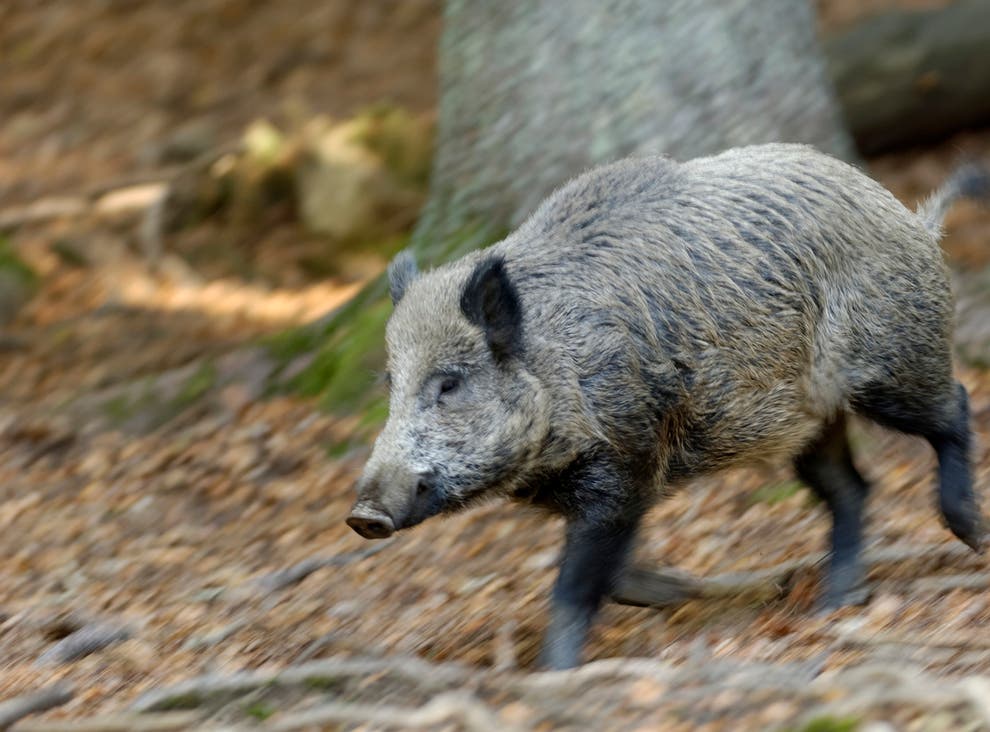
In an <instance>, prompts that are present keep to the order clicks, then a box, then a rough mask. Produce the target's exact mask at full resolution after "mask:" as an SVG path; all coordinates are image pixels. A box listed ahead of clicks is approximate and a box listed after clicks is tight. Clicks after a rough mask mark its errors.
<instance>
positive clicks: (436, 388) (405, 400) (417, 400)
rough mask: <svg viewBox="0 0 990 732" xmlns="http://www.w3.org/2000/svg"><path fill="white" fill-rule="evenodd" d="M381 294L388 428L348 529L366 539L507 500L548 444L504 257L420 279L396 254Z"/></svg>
mask: <svg viewBox="0 0 990 732" xmlns="http://www.w3.org/2000/svg"><path fill="white" fill-rule="evenodd" d="M389 285H390V290H391V294H392V301H393V303H394V304H395V311H394V312H393V314H392V317H391V319H390V320H389V323H388V327H387V329H386V345H387V348H388V381H389V388H390V396H389V417H388V421H387V422H386V424H385V427H384V429H383V430H382V432H381V434H380V435H379V437H378V439H377V441H376V442H375V446H374V449H373V451H372V454H371V457H370V458H369V460H368V463H367V465H366V466H365V469H364V473H363V475H362V477H361V479H360V480H359V482H358V485H357V492H358V498H357V501H356V503H355V504H354V507H353V508H352V510H351V515H350V516H349V517H348V519H347V523H348V525H349V526H351V527H352V528H353V529H354V530H355V531H357V532H358V533H359V534H361V535H362V536H364V537H366V538H369V539H373V538H384V537H386V536H389V535H391V534H392V533H393V532H395V531H397V530H399V529H404V528H408V527H410V526H414V525H416V524H418V523H420V522H422V521H423V520H425V519H427V518H429V517H430V516H434V515H436V514H440V513H448V512H452V511H455V510H457V509H460V508H462V507H464V506H467V505H469V504H471V503H472V502H475V501H477V500H480V499H482V498H485V497H491V496H497V495H501V494H504V493H506V492H508V491H509V490H511V489H512V487H513V486H514V485H515V484H516V483H517V482H518V481H519V480H520V478H521V476H523V475H525V473H526V471H527V468H528V466H531V465H533V464H534V462H535V460H536V458H537V456H538V455H539V453H540V450H541V448H542V446H543V444H544V442H545V440H546V438H547V435H548V433H549V415H548V411H549V410H548V403H547V396H546V392H545V390H544V389H543V387H542V386H541V383H540V381H539V380H538V379H537V378H536V377H535V376H534V375H533V374H532V373H530V372H529V371H528V370H527V368H526V365H525V348H524V338H523V320H524V318H523V311H522V304H521V302H520V299H519V295H518V292H517V291H516V288H515V286H514V285H513V282H512V280H511V279H510V277H509V273H508V271H507V267H506V264H505V261H504V260H503V259H502V258H501V257H498V256H496V255H492V254H482V255H480V257H479V256H473V257H471V258H470V259H469V260H462V261H461V262H458V263H455V264H453V265H448V266H446V267H441V268H439V269H437V270H434V271H432V272H429V273H425V274H422V275H421V274H419V273H418V272H417V271H416V265H415V262H414V261H413V259H412V257H411V256H410V255H408V254H405V253H403V254H400V255H399V256H398V257H396V259H395V261H393V262H392V264H391V266H390V267H389Z"/></svg>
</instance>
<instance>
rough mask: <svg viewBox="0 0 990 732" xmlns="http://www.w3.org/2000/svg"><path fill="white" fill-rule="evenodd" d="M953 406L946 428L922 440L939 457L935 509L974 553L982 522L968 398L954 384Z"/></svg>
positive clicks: (979, 546)
mask: <svg viewBox="0 0 990 732" xmlns="http://www.w3.org/2000/svg"><path fill="white" fill-rule="evenodd" d="M956 397H957V401H956V405H955V408H954V410H953V411H954V414H953V415H952V417H951V420H950V421H949V422H948V423H947V425H946V426H945V427H943V428H941V429H936V430H932V431H930V432H929V433H928V434H926V435H925V437H926V438H927V439H928V441H929V442H930V443H931V445H932V447H934V448H935V452H936V453H937V454H938V506H939V509H940V510H941V511H942V517H943V518H944V519H945V523H946V525H948V527H949V529H950V530H951V531H952V533H953V534H955V535H956V536H958V537H959V539H961V540H962V541H963V542H964V543H965V544H966V545H968V546H969V547H970V548H971V549H972V550H973V551H974V552H978V553H979V552H981V551H982V548H983V519H982V517H981V516H980V509H979V506H978V505H977V502H976V495H975V494H974V493H973V471H972V467H971V466H970V458H969V445H970V434H971V433H970V429H969V396H968V395H967V394H966V387H964V386H963V385H962V384H956Z"/></svg>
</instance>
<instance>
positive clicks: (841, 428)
mask: <svg viewBox="0 0 990 732" xmlns="http://www.w3.org/2000/svg"><path fill="white" fill-rule="evenodd" d="M794 465H795V468H796V469H797V473H798V475H799V476H800V478H801V480H803V481H804V482H805V483H807V484H808V486H809V487H810V488H811V489H812V490H813V491H814V492H815V494H816V495H817V496H818V497H819V498H821V499H822V500H823V501H824V502H825V505H826V506H828V509H829V511H830V512H831V513H832V537H831V552H832V554H831V559H830V566H829V572H828V579H827V584H826V589H825V593H824V598H823V603H824V605H825V607H828V608H836V607H841V606H843V605H856V604H862V603H863V602H865V601H866V599H867V596H868V591H867V588H866V585H865V583H864V581H863V566H862V562H861V560H860V550H861V549H862V546H863V504H864V503H865V501H866V494H867V492H868V490H869V486H868V485H867V483H866V481H865V480H864V479H863V476H861V475H860V474H859V471H858V470H856V466H855V465H853V461H852V453H851V452H850V450H849V441H848V439H847V437H846V419H845V415H840V416H839V417H838V418H837V419H836V420H835V421H834V422H832V423H831V424H829V425H827V426H826V427H825V430H824V432H822V434H821V435H820V436H819V437H818V438H817V439H816V440H815V441H814V442H813V443H812V444H811V445H809V446H808V447H807V448H806V449H805V451H804V452H803V453H801V455H800V456H798V458H797V459H796V460H795V462H794Z"/></svg>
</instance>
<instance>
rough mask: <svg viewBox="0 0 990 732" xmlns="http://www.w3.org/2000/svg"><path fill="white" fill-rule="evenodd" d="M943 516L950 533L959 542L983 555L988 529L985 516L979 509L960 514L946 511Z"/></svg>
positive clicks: (971, 509)
mask: <svg viewBox="0 0 990 732" xmlns="http://www.w3.org/2000/svg"><path fill="white" fill-rule="evenodd" d="M943 515H944V516H945V523H946V524H947V525H948V527H949V531H951V532H952V533H953V534H955V535H956V537H957V538H958V539H959V541H961V542H962V543H963V544H965V545H966V546H968V547H969V548H970V549H972V550H973V551H974V552H976V553H977V554H983V549H984V547H985V546H986V527H985V525H984V522H983V516H981V515H980V512H979V511H978V510H977V509H975V508H970V509H967V510H963V511H958V512H956V511H953V512H948V511H945V512H943Z"/></svg>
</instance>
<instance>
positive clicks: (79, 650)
mask: <svg viewBox="0 0 990 732" xmlns="http://www.w3.org/2000/svg"><path fill="white" fill-rule="evenodd" d="M130 637H131V631H130V629H128V628H125V627H121V626H114V625H107V624H103V623H101V624H94V625H86V626H83V627H82V628H80V629H79V630H77V631H75V632H74V633H70V634H69V635H67V636H65V638H63V639H62V640H60V641H59V642H58V643H56V644H55V645H53V646H52V647H51V648H49V649H48V650H47V651H45V652H44V653H42V654H41V656H39V657H38V660H37V661H36V665H39V666H43V665H46V664H61V663H71V662H72V661H76V660H78V659H80V658H83V657H84V656H88V655H89V654H90V653H95V652H96V651H99V650H102V649H103V648H106V647H107V646H109V645H112V644H114V643H119V642H120V641H124V640H127V639H128V638H130Z"/></svg>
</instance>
